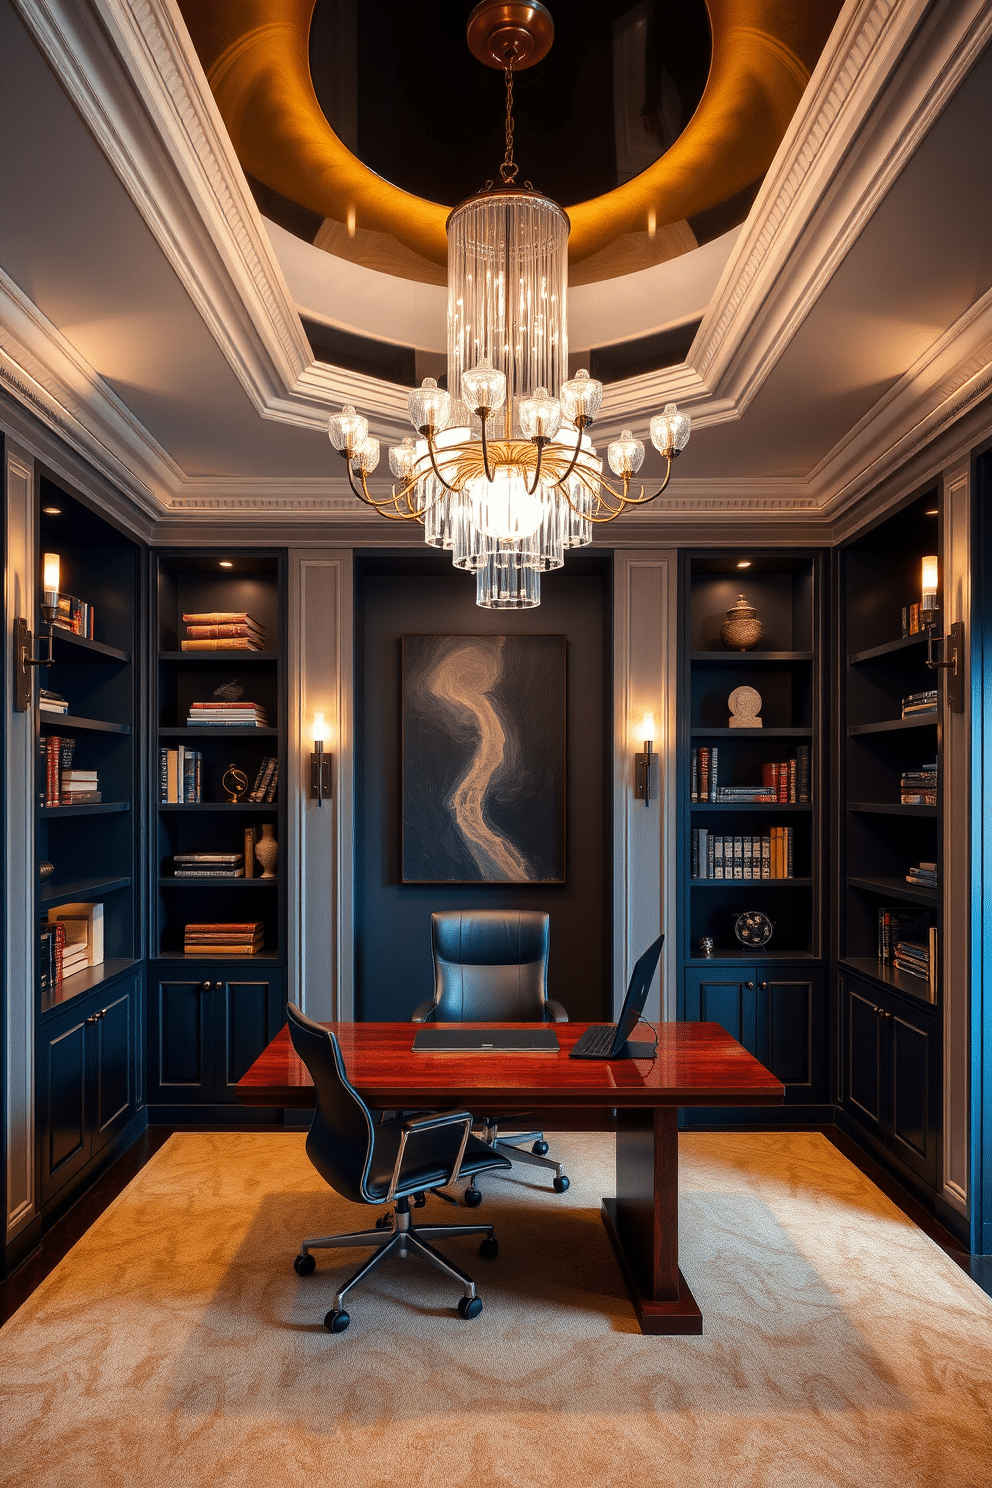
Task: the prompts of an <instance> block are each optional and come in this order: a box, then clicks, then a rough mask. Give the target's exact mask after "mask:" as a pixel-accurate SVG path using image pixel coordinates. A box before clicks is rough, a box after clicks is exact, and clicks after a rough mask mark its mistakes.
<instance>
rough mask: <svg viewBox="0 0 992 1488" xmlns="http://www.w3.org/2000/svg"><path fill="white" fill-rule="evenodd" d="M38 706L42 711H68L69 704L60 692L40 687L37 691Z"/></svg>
mask: <svg viewBox="0 0 992 1488" xmlns="http://www.w3.org/2000/svg"><path fill="white" fill-rule="evenodd" d="M38 707H39V708H40V709H41V711H42V713H68V711H69V704H68V702H67V700H66V699H65V698H64V697H63V696H62V694H61V693H60V692H53V691H52V689H51V688H50V687H42V688H41V689H40V691H39V693H38Z"/></svg>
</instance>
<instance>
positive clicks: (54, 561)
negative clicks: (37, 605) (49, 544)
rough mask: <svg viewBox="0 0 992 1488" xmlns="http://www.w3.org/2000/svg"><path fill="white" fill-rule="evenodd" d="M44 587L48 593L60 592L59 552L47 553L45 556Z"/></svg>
mask: <svg viewBox="0 0 992 1488" xmlns="http://www.w3.org/2000/svg"><path fill="white" fill-rule="evenodd" d="M42 572H43V578H42V588H43V589H44V590H45V593H46V594H58V592H59V578H60V574H59V555H58V553H46V554H45V557H44V567H43V570H42Z"/></svg>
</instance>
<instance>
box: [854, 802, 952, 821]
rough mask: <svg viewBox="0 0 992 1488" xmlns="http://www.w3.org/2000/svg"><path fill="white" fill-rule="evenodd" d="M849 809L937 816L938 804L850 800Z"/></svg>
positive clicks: (891, 814) (885, 813) (876, 812)
mask: <svg viewBox="0 0 992 1488" xmlns="http://www.w3.org/2000/svg"><path fill="white" fill-rule="evenodd" d="M847 809H848V811H865V812H873V813H875V814H876V815H878V816H923V817H927V816H932V817H936V815H937V807H936V806H903V805H902V803H901V802H899V801H850V802H848V807H847Z"/></svg>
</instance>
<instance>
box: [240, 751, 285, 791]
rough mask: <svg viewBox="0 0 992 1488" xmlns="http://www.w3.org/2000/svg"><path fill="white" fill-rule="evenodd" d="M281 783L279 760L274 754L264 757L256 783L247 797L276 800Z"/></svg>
mask: <svg viewBox="0 0 992 1488" xmlns="http://www.w3.org/2000/svg"><path fill="white" fill-rule="evenodd" d="M278 784H279V761H278V759H277V758H276V756H275V755H274V754H267V755H265V756H264V757H263V759H262V763H261V764H260V765H259V767H258V774H257V775H256V776H255V784H254V785H253V786H252V788H251V790H250V791H249V792H248V795H247V797H246V799H247V800H249V801H274V800H275V798H276V787H277V786H278Z"/></svg>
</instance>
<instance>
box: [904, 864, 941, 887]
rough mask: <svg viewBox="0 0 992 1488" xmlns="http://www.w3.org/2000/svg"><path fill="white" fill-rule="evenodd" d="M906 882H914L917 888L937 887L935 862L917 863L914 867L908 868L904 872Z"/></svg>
mask: <svg viewBox="0 0 992 1488" xmlns="http://www.w3.org/2000/svg"><path fill="white" fill-rule="evenodd" d="M906 882H907V883H911V884H916V885H917V887H919V888H924V889H935V888H936V887H937V864H936V863H919V864H917V866H916V867H915V868H910V870H909V872H908V873H907V874H906Z"/></svg>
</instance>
